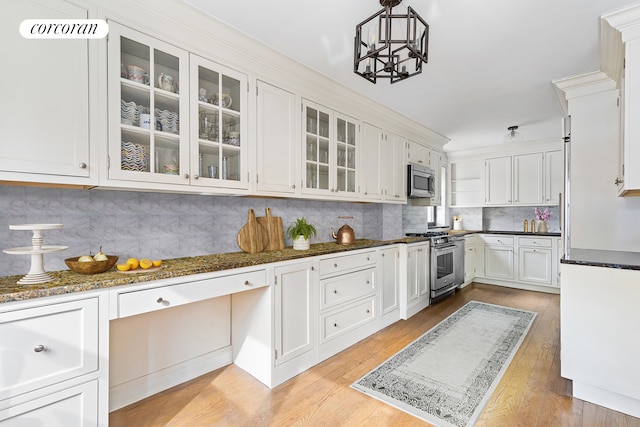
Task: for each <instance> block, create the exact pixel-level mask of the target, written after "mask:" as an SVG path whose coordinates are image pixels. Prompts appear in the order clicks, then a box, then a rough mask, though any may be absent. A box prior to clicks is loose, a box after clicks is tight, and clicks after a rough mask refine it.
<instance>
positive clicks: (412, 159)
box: [407, 141, 429, 167]
mask: <svg viewBox="0 0 640 427" xmlns="http://www.w3.org/2000/svg"><path fill="white" fill-rule="evenodd" d="M407 158H408V160H409V163H415V164H418V165H422V166H425V167H429V147H427V146H426V145H422V144H419V143H417V142H415V141H409V153H408V155H407Z"/></svg>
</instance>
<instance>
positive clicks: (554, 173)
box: [544, 150, 564, 205]
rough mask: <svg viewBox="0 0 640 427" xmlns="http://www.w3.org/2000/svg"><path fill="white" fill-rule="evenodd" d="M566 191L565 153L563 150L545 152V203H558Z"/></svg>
mask: <svg viewBox="0 0 640 427" xmlns="http://www.w3.org/2000/svg"><path fill="white" fill-rule="evenodd" d="M563 192H564V153H563V152H562V150H554V151H546V152H545V153H544V203H545V204H546V205H558V204H559V203H560V194H562V193H563Z"/></svg>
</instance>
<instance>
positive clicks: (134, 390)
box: [109, 346, 233, 412]
mask: <svg viewBox="0 0 640 427" xmlns="http://www.w3.org/2000/svg"><path fill="white" fill-rule="evenodd" d="M231 363H233V354H232V351H231V346H229V347H225V348H222V349H219V350H216V351H212V352H211V353H206V354H203V355H200V356H198V357H194V358H193V359H189V360H185V361H184V362H181V363H178V364H176V365H173V366H169V367H168V368H164V369H161V370H159V371H156V372H151V373H149V374H147V375H145V376H143V377H140V378H136V379H134V380H131V381H127V382H126V383H122V384H118V385H115V386H113V387H111V388H110V389H109V412H111V411H115V410H116V409H120V408H123V407H125V406H127V405H131V404H132V403H135V402H137V401H139V400H142V399H145V398H147V397H149V396H152V395H154V394H156V393H159V392H161V391H163V390H166V389H168V388H171V387H173V386H176V385H178V384H182V383H183V382H185V381H189V380H192V379H194V378H197V377H199V376H200V375H204V374H206V373H207V372H211V371H213V370H216V369H218V368H221V367H223V366H226V365H230V364H231Z"/></svg>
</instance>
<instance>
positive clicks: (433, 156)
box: [429, 150, 442, 206]
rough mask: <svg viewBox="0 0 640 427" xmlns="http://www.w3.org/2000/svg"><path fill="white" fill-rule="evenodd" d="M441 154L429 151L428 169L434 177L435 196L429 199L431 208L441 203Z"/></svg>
mask: <svg viewBox="0 0 640 427" xmlns="http://www.w3.org/2000/svg"><path fill="white" fill-rule="evenodd" d="M441 163H442V153H440V152H439V151H436V150H429V167H430V168H431V169H432V170H433V173H434V176H435V195H434V196H433V197H432V198H431V205H432V206H439V205H440V204H441V203H442V171H441V170H440V166H441Z"/></svg>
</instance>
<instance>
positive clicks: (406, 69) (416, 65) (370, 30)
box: [353, 0, 429, 83]
mask: <svg viewBox="0 0 640 427" xmlns="http://www.w3.org/2000/svg"><path fill="white" fill-rule="evenodd" d="M401 2H402V0H380V4H381V5H382V6H383V7H384V9H382V10H380V11H379V12H377V13H375V14H373V15H372V16H370V17H369V18H367V19H365V20H364V21H362V22H361V23H360V24H358V25H357V26H356V37H355V51H354V61H353V71H354V72H355V73H356V74H358V75H361V76H362V77H364V78H365V79H367V80H369V81H370V82H372V83H376V81H377V79H390V80H391V83H396V82H399V81H401V80H404V79H406V78H408V77H411V76H415V75H416V74H420V73H421V72H422V63H423V62H424V63H426V62H427V53H428V45H429V24H427V23H426V22H425V20H424V19H422V18H421V17H420V15H418V14H417V13H416V11H415V10H413V8H412V7H411V6H409V7H407V13H406V14H404V15H403V14H394V13H393V12H392V10H391V9H392V8H393V7H395V6H397V5H399V4H400V3H401Z"/></svg>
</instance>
